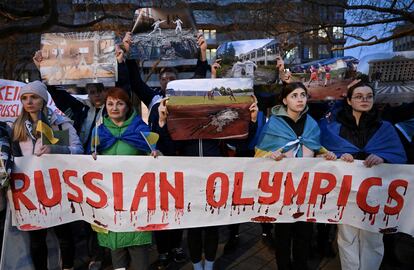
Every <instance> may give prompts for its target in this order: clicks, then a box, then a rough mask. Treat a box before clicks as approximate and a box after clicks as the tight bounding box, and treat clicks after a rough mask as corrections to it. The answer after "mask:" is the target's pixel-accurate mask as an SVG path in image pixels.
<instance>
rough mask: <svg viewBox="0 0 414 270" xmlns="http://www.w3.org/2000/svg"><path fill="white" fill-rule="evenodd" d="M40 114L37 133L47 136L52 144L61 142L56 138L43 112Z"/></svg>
mask: <svg viewBox="0 0 414 270" xmlns="http://www.w3.org/2000/svg"><path fill="white" fill-rule="evenodd" d="M39 114H40V115H39V120H38V121H37V126H36V131H37V132H40V133H41V134H43V135H44V136H46V138H47V139H48V140H49V142H50V143H51V144H56V143H57V142H59V139H58V138H55V136H54V134H53V129H52V128H51V127H50V124H49V121H48V119H47V117H46V116H45V114H44V113H43V112H42V111H40V112H39Z"/></svg>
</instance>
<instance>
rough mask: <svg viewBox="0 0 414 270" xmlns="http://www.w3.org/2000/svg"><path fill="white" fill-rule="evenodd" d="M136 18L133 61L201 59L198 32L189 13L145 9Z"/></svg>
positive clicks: (132, 51) (136, 14)
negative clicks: (199, 56)
mask: <svg viewBox="0 0 414 270" xmlns="http://www.w3.org/2000/svg"><path fill="white" fill-rule="evenodd" d="M134 17H135V21H134V26H133V29H132V32H133V36H132V46H131V49H130V52H129V55H128V57H129V58H131V59H139V60H141V61H148V60H165V61H180V60H184V59H197V58H198V53H199V47H198V45H197V30H196V28H195V25H194V22H193V20H192V18H191V14H190V12H189V10H188V9H186V8H141V9H138V10H137V11H136V12H135V16H134ZM175 65H176V64H175Z"/></svg>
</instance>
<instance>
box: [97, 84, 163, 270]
mask: <svg viewBox="0 0 414 270" xmlns="http://www.w3.org/2000/svg"><path fill="white" fill-rule="evenodd" d="M105 106H106V111H107V114H108V115H107V116H104V117H103V123H102V124H101V125H99V126H97V127H95V129H94V131H93V134H94V135H93V139H92V145H91V150H92V154H93V155H94V158H96V154H102V155H148V154H149V153H151V155H152V156H156V152H155V151H152V149H150V146H149V145H148V141H147V140H146V138H144V136H145V135H147V134H150V133H149V132H150V128H149V127H148V126H147V124H145V123H144V121H143V120H142V119H141V117H140V116H138V115H137V113H136V112H135V111H134V110H133V108H132V103H131V101H130V99H129V96H128V94H127V93H126V92H125V91H124V90H123V89H121V88H111V89H109V91H108V93H107V97H106V101H105ZM98 142H99V143H98ZM151 148H152V147H151ZM94 229H96V231H97V232H98V242H99V244H100V245H101V246H104V247H108V248H110V249H111V257H112V266H113V268H114V269H116V270H122V269H125V270H126V269H127V268H128V269H133V270H140V269H147V268H148V265H149V262H148V258H149V252H148V247H149V245H150V244H151V238H152V236H151V232H111V231H107V230H103V229H101V228H95V227H94Z"/></svg>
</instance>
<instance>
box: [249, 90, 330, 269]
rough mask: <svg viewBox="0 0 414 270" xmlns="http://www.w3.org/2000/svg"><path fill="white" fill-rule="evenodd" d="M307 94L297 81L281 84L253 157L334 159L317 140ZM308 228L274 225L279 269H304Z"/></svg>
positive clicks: (308, 225) (303, 224)
mask: <svg viewBox="0 0 414 270" xmlns="http://www.w3.org/2000/svg"><path fill="white" fill-rule="evenodd" d="M307 93H308V90H307V89H306V87H305V86H304V85H303V84H302V83H300V82H297V83H296V82H295V83H287V84H285V85H284V86H283V88H282V92H281V95H280V101H281V102H282V105H276V106H275V107H273V108H272V115H271V117H270V118H269V121H268V122H267V123H266V125H265V126H264V128H263V131H262V132H261V135H260V137H259V140H258V144H257V146H256V154H255V157H270V158H272V159H274V160H276V161H279V160H282V159H283V158H285V157H289V158H295V157H313V156H315V154H318V155H320V156H323V157H324V158H325V159H327V160H334V159H336V157H335V154H333V153H332V152H329V151H327V150H326V149H325V148H323V147H322V146H321V144H320V142H319V136H320V130H319V127H318V125H317V123H316V121H315V120H314V119H312V117H310V116H309V115H308V114H307V112H308V107H307V104H306V103H307ZM312 230H313V224H312V223H306V222H296V223H288V224H286V223H276V224H275V230H274V233H275V248H276V263H277V267H278V269H279V270H284V269H301V270H303V269H305V270H306V269H308V266H307V262H308V256H309V250H310V242H311V239H312ZM291 254H292V259H291Z"/></svg>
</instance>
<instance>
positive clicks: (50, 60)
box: [40, 31, 117, 86]
mask: <svg viewBox="0 0 414 270" xmlns="http://www.w3.org/2000/svg"><path fill="white" fill-rule="evenodd" d="M41 53H42V57H43V60H42V62H41V63H40V73H41V77H42V80H43V81H44V82H45V83H46V84H49V85H65V84H76V85H77V86H85V85H86V84H87V83H103V84H104V85H105V86H114V85H115V81H116V80H117V77H116V76H117V61H116V58H115V33H114V32H112V31H107V32H82V33H81V32H79V33H78V32H71V33H46V34H42V37H41Z"/></svg>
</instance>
